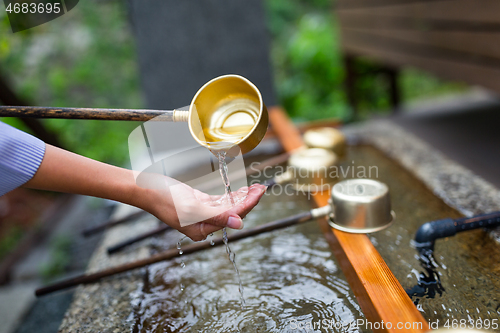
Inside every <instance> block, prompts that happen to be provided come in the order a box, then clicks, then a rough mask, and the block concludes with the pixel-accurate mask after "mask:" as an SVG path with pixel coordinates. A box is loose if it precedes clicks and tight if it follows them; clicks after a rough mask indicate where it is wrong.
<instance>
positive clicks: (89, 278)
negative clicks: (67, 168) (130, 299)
mask: <svg viewBox="0 0 500 333" xmlns="http://www.w3.org/2000/svg"><path fill="white" fill-rule="evenodd" d="M313 218H314V217H313V213H312V211H308V212H304V213H300V214H297V215H293V216H289V217H286V218H284V219H281V220H276V221H273V222H269V223H266V224H262V225H259V226H257V227H253V228H250V229H246V230H242V231H239V232H236V233H234V234H231V235H229V237H228V239H229V241H230V242H233V241H236V240H239V239H244V238H248V237H251V236H255V235H260V234H263V233H265V232H269V231H273V230H278V229H283V228H286V227H289V226H292V225H296V224H299V223H303V222H307V221H311V220H312V219H313ZM223 244H224V242H223V240H222V237H218V238H216V239H214V242H213V245H211V244H210V243H209V242H198V243H193V244H189V245H187V246H183V247H182V250H183V253H184V255H187V254H190V253H194V252H198V251H201V250H204V249H209V248H212V246H218V245H223ZM179 255H180V254H179V250H177V249H175V248H174V249H170V250H167V251H165V252H161V253H158V254H155V255H152V256H151V257H149V258H145V259H140V260H137V261H134V262H131V263H127V264H123V265H119V266H116V267H112V268H108V269H105V270H102V271H99V272H95V273H90V274H84V275H79V276H75V277H73V278H69V279H66V280H63V281H59V282H56V283H54V284H52V285H48V286H45V287H42V288H39V289H37V290H36V291H35V295H36V296H42V295H45V294H49V293H52V292H54V291H58V290H62V289H66V288H70V287H74V286H77V285H79V284H86V283H93V282H96V281H99V280H100V279H102V278H104V277H108V276H112V275H115V274H118V273H123V272H126V271H130V270H132V269H136V268H140V267H144V266H147V265H151V264H154V263H157V262H160V261H163V260H169V259H172V258H176V257H178V256H179Z"/></svg>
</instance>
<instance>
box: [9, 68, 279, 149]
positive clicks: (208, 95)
mask: <svg viewBox="0 0 500 333" xmlns="http://www.w3.org/2000/svg"><path fill="white" fill-rule="evenodd" d="M0 117H28V118H63V119H98V120H129V121H147V120H153V119H154V120H155V121H171V122H188V124H189V131H190V132H191V135H192V136H193V138H194V139H195V140H196V141H197V142H198V143H199V144H200V145H202V146H204V147H207V148H209V149H211V150H227V151H228V155H232V154H237V153H239V150H241V153H242V154H245V153H247V152H249V151H251V150H252V149H254V148H255V147H256V146H257V145H258V144H259V143H260V141H261V140H262V138H263V137H264V134H265V133H266V131H267V125H268V122H269V120H268V115H267V109H266V106H265V105H264V102H263V100H262V95H261V93H260V91H259V90H258V89H257V87H256V86H255V85H254V84H253V83H252V82H250V81H249V80H248V79H246V78H244V77H242V76H239V75H234V74H230V75H223V76H219V77H216V78H215V79H212V80H210V81H209V82H207V83H206V84H205V85H203V87H201V88H200V89H199V90H198V92H197V93H196V95H195V96H194V97H193V100H192V101H191V104H190V105H189V111H185V110H171V111H163V110H133V109H95V108H56V107H39V106H0ZM236 147H239V149H236ZM233 148H235V149H233Z"/></svg>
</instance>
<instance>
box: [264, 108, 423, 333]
mask: <svg viewBox="0 0 500 333" xmlns="http://www.w3.org/2000/svg"><path fill="white" fill-rule="evenodd" d="M269 120H270V122H271V126H272V128H273V130H274V132H275V133H276V136H277V137H278V138H279V140H280V141H281V143H282V144H283V148H284V149H285V150H286V151H291V150H294V149H296V148H298V147H300V146H302V145H303V142H302V138H301V137H300V133H299V131H298V130H297V128H296V127H295V126H294V125H293V124H292V123H291V121H290V119H289V118H288V117H287V115H286V114H285V112H283V110H281V109H280V108H270V109H269ZM329 197H330V193H329V192H323V193H320V194H315V195H314V201H315V203H316V205H317V206H319V207H321V206H325V205H327V204H328V202H327V201H328V198H329ZM319 224H320V227H321V229H322V231H323V232H324V234H325V236H326V238H327V240H328V242H329V244H330V247H331V248H332V250H333V253H334V255H335V256H336V258H337V260H338V262H339V265H340V267H341V268H342V271H343V272H344V274H345V276H346V278H347V281H348V282H349V285H350V286H351V288H352V290H353V292H354V295H355V296H356V298H357V300H358V303H359V305H360V306H361V309H362V310H363V313H364V314H365V316H366V318H367V320H368V321H370V322H372V323H373V324H374V325H373V331H375V332H396V331H398V332H402V331H405V332H427V331H428V330H429V326H428V324H427V322H426V320H425V319H424V317H423V316H422V315H421V314H420V312H419V311H418V310H417V308H416V307H415V305H414V304H413V302H412V301H411V299H410V298H409V297H408V295H407V294H406V292H405V290H404V289H403V287H402V286H401V284H400V283H399V281H398V280H397V279H396V277H395V276H394V275H393V274H392V272H391V270H390V269H389V267H388V266H387V264H386V263H385V262H384V260H383V259H382V257H381V256H380V254H379V253H378V251H377V250H376V249H375V247H374V246H373V244H372V243H371V242H370V240H369V239H368V237H367V236H366V235H364V234H350V233H346V232H342V231H339V230H336V229H333V228H331V227H330V226H329V225H328V223H327V222H326V219H322V220H321V221H320V222H319ZM382 322H383V323H384V325H383V327H382V328H380V329H375V323H378V324H380V323H382ZM389 323H390V324H389ZM400 323H402V324H403V325H404V324H405V323H408V324H407V325H411V326H412V327H411V328H409V329H408V328H403V329H398V328H397V327H398V324H399V325H401V324H400ZM389 326H390V328H389Z"/></svg>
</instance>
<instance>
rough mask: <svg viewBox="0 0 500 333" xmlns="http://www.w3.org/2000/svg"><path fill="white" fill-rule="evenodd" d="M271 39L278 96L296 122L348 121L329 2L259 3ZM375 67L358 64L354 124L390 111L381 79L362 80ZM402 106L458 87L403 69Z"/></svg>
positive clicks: (284, 0) (384, 80)
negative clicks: (266, 18)
mask: <svg viewBox="0 0 500 333" xmlns="http://www.w3.org/2000/svg"><path fill="white" fill-rule="evenodd" d="M264 3H265V5H266V10H267V16H268V28H269V31H270V32H271V35H272V53H271V54H272V60H273V65H274V71H275V81H276V87H277V92H278V96H279V98H280V101H281V104H282V105H283V106H284V107H285V109H286V110H287V111H288V112H289V113H290V114H291V115H292V116H293V117H296V118H300V119H302V120H314V119H322V118H339V119H342V120H344V121H349V120H351V119H352V111H351V108H350V106H349V105H348V102H347V97H346V93H345V90H344V86H343V82H344V77H345V71H344V67H343V59H342V53H341V49H340V35H339V28H338V25H337V20H336V17H335V13H334V10H333V8H334V1H332V0H314V1H311V0H265V1H264ZM376 68H377V66H376V65H375V64H373V63H371V62H370V61H368V60H366V59H358V60H357V61H356V63H355V69H356V72H357V73H359V74H361V75H360V76H359V78H358V80H357V82H356V86H355V90H356V95H357V97H358V99H359V101H358V102H359V103H358V108H359V113H360V114H359V116H360V118H358V119H363V118H365V117H367V116H368V115H370V114H372V113H373V112H377V113H381V112H387V111H389V109H390V100H389V96H388V91H387V87H388V82H387V78H386V77H385V76H384V75H383V74H375V75H373V74H372V75H365V74H366V73H370V72H373V71H374V69H376ZM399 85H400V88H401V93H402V99H403V102H409V101H412V100H415V99H419V98H424V97H434V96H438V95H443V94H448V93H456V92H461V91H463V90H464V89H465V86H464V85H463V84H457V83H450V82H443V81H442V80H439V79H437V78H435V77H433V76H432V75H429V74H426V73H423V72H421V71H417V70H414V69H404V70H403V71H402V72H401V75H400V82H399Z"/></svg>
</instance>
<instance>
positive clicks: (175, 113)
mask: <svg viewBox="0 0 500 333" xmlns="http://www.w3.org/2000/svg"><path fill="white" fill-rule="evenodd" d="M158 116H161V117H158ZM188 116H189V111H183V110H169V111H164V110H145V109H97V108H56V107H45V106H0V117H24V118H57V119H94V120H128V121H147V120H151V119H153V118H156V117H158V118H157V119H156V120H158V121H172V122H179V121H180V122H186V121H187V120H188Z"/></svg>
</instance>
